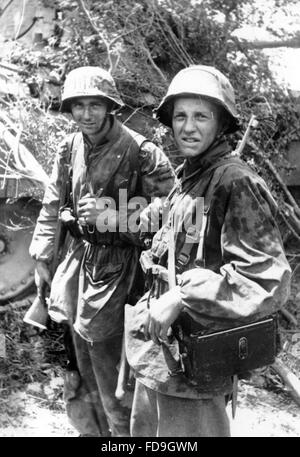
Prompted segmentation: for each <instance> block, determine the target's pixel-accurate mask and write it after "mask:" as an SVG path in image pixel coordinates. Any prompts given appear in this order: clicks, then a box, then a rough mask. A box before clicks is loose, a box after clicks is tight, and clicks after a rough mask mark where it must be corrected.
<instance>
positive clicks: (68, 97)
mask: <svg viewBox="0 0 300 457" xmlns="http://www.w3.org/2000/svg"><path fill="white" fill-rule="evenodd" d="M76 97H103V98H105V99H106V100H109V101H110V102H112V103H113V109H117V108H121V107H122V106H124V103H123V101H122V100H121V98H120V95H119V93H118V91H117V88H116V85H115V82H114V80H113V78H112V76H111V74H110V73H108V71H106V70H104V69H103V68H100V67H92V66H87V67H79V68H75V69H74V70H72V71H70V73H69V74H68V75H67V77H66V80H65V83H64V88H63V92H62V98H61V101H62V102H61V106H60V110H61V112H64V113H66V112H67V113H69V112H70V105H71V101H72V100H73V99H74V98H76Z"/></svg>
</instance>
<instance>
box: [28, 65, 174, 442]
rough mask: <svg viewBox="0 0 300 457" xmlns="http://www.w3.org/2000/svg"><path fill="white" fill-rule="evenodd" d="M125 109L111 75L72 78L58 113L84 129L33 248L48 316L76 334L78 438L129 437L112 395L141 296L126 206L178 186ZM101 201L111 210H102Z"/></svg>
mask: <svg viewBox="0 0 300 457" xmlns="http://www.w3.org/2000/svg"><path fill="white" fill-rule="evenodd" d="M122 105H123V103H122V101H121V99H120V97H119V94H118V92H117V90H116V87H115V84H114V81H113V79H112V77H111V76H110V74H109V73H107V72H106V71H105V70H102V69H101V68H99V67H81V68H77V69H75V70H73V71H71V72H70V73H69V74H68V75H67V78H66V82H65V85H64V92H63V96H62V107H61V110H62V111H63V112H69V113H71V114H72V117H73V119H74V121H75V122H76V123H77V126H78V127H79V130H80V131H79V133H76V134H74V135H72V136H71V137H69V138H68V139H67V141H66V142H64V143H63V144H62V145H61V147H60V150H59V152H58V154H57V156H56V159H55V163H54V167H53V172H52V177H51V183H50V185H49V187H48V189H47V190H46V193H45V196H44V201H43V207H42V209H41V212H40V215H39V218H38V221H37V226H36V229H35V232H34V236H33V241H32V244H31V247H30V252H31V255H32V257H33V258H34V259H36V265H37V267H36V272H37V274H36V279H37V280H36V282H37V286H38V288H42V286H43V284H44V283H45V282H46V283H48V284H51V283H52V288H51V295H50V299H49V303H48V304H49V315H50V317H51V318H52V319H53V320H54V321H56V322H58V323H68V324H70V325H71V327H72V328H73V329H74V330H75V331H73V330H72V337H73V343H74V348H75V353H76V360H77V369H78V373H77V372H76V371H74V370H73V371H71V372H69V373H67V374H68V375H69V376H67V377H66V380H67V382H66V383H65V401H66V408H67V413H68V416H69V418H70V421H71V423H72V424H73V425H74V427H75V428H77V430H78V431H79V433H80V434H81V436H87V435H88V436H108V435H110V434H112V435H113V436H128V435H129V415H130V409H129V408H128V407H126V406H124V405H122V404H121V402H120V401H119V400H118V399H117V398H116V397H115V389H116V385H117V376H118V371H117V366H118V363H119V361H120V353H121V346H122V334H123V322H124V317H123V314H124V304H125V303H127V301H128V300H129V296H131V297H132V296H133V295H134V293H135V289H134V286H135V285H136V282H137V277H136V274H137V265H138V258H139V254H140V250H141V241H140V239H139V234H138V233H137V231H135V230H131V228H130V227H129V226H128V224H127V221H128V220H129V218H130V216H132V213H133V210H132V209H131V210H130V208H127V204H128V201H129V200H130V199H131V198H132V197H136V196H139V197H144V198H145V199H147V201H148V202H149V201H150V199H151V197H157V196H163V195H167V194H168V192H169V191H170V189H171V188H172V187H173V183H174V172H173V170H172V167H171V165H170V163H169V160H168V159H167V157H166V156H165V154H164V153H163V152H162V151H161V150H160V149H159V148H157V147H156V146H155V145H154V144H153V143H151V142H150V141H148V140H146V138H144V137H143V136H141V135H139V134H137V133H136V132H134V131H132V130H130V129H129V128H127V127H125V126H123V125H122V124H121V123H120V122H119V121H118V120H117V119H116V117H115V116H114V115H113V111H114V110H115V109H116V108H119V107H121V106H122ZM67 160H70V162H71V170H72V189H70V191H71V193H70V195H68V196H67V200H68V202H69V204H70V205H71V207H72V215H73V217H74V220H75V225H74V224H73V228H72V233H71V235H70V236H69V238H68V242H66V251H67V252H66V255H65V258H64V260H63V261H62V263H61V264H60V265H59V267H58V268H57V271H56V273H55V275H54V278H53V279H52V278H51V277H50V271H49V265H50V263H51V260H52V256H53V246H54V238H55V231H56V227H57V223H58V216H59V210H60V209H59V196H60V192H61V191H62V187H63V185H64V183H62V169H63V166H64V164H65V163H66V161H67ZM120 192H121V193H120ZM122 192H123V193H122ZM120 195H121V200H122V199H123V200H122V201H120ZM101 199H102V200H101ZM100 201H101V202H102V203H103V201H104V203H105V204H104V205H102V206H101V205H100V206H99V202H100ZM113 203H114V205H113ZM103 215H105V217H102V218H101V216H103ZM107 221H108V222H107ZM106 224H108V225H106ZM121 226H122V230H121V229H120V227H121ZM72 368H74V367H72ZM76 373H77V375H79V377H76ZM71 375H72V376H73V375H74V376H73V377H72V376H71ZM77 381H78V382H77Z"/></svg>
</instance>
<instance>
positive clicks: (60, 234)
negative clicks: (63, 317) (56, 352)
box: [23, 148, 71, 330]
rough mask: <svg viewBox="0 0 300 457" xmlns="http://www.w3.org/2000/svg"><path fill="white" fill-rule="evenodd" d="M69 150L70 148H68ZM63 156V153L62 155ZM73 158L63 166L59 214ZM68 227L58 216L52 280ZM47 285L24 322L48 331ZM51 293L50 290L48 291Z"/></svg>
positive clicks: (67, 186)
mask: <svg viewBox="0 0 300 457" xmlns="http://www.w3.org/2000/svg"><path fill="white" fill-rule="evenodd" d="M68 150H69V148H68ZM62 154H63V153H62ZM70 158H71V152H70V151H69V157H68V159H69V160H66V161H65V163H64V164H63V165H62V176H61V182H62V186H61V191H60V196H59V213H60V209H61V208H63V207H64V206H65V204H66V199H67V196H68V194H69V193H70V191H71V188H70V187H71V183H70V172H69V163H70ZM66 233H67V230H66V227H65V224H64V223H63V221H62V218H61V217H60V214H58V221H57V227H56V231H55V238H54V247H53V259H52V262H51V265H50V273H51V278H53V276H54V273H55V271H56V269H57V267H58V265H59V263H60V260H61V247H62V245H63V243H64V241H65V237H66ZM47 289H49V288H48V287H47V285H46V284H45V285H44V286H43V288H42V290H38V291H37V296H36V298H35V299H34V301H33V302H32V305H31V306H30V308H29V309H28V310H27V312H26V314H25V316H24V318H23V322H25V323H27V324H30V325H33V326H35V327H38V328H39V329H41V330H46V329H47V323H48V322H49V316H48V309H47V299H46V295H47ZM48 292H49V290H48Z"/></svg>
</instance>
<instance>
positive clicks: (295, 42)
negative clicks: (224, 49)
mask: <svg viewBox="0 0 300 457" xmlns="http://www.w3.org/2000/svg"><path fill="white" fill-rule="evenodd" d="M228 44H229V46H230V47H236V46H241V47H242V48H245V49H267V48H269V49H270V48H300V36H296V37H294V38H290V39H289V40H274V41H269V40H261V41H259V40H257V41H247V40H244V39H243V40H241V39H238V38H236V37H231V39H230V41H229V42H228Z"/></svg>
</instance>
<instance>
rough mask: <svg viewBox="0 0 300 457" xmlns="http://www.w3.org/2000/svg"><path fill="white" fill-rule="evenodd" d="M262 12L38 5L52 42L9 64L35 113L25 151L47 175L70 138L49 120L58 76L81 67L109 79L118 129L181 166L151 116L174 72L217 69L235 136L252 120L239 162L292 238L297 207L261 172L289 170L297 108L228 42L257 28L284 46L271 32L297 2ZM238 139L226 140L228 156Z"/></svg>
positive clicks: (239, 46) (246, 5)
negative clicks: (50, 12)
mask: <svg viewBox="0 0 300 457" xmlns="http://www.w3.org/2000/svg"><path fill="white" fill-rule="evenodd" d="M261 3H262V2H259V5H260V7H259V8H257V2H253V1H252V0H242V1H240V0H227V1H226V2H224V1H220V0H198V1H197V0H180V1H179V0H139V1H136V0H118V1H116V0H111V1H106V0H100V1H99V0H76V1H75V0H56V1H55V2H52V1H51V2H50V1H49V0H43V4H44V5H45V6H51V7H53V6H54V5H55V7H56V9H57V14H56V16H57V19H56V25H55V32H54V34H53V36H52V37H51V38H50V39H49V40H48V42H47V43H44V44H45V46H44V47H43V49H42V50H41V49H33V50H31V51H28V49H24V48H22V46H20V45H19V44H18V43H16V46H15V49H14V51H13V53H12V56H11V61H12V62H13V63H16V64H17V65H19V66H21V67H22V69H23V70H22V71H23V80H24V81H25V82H26V83H27V84H28V85H29V87H30V92H31V95H33V96H34V97H36V102H37V103H36V105H37V108H36V109H32V108H33V104H34V103H35V101H34V99H33V100H31V102H30V105H27V104H28V102H26V109H25V111H24V112H23V111H22V117H23V118H24V121H25V122H23V125H26V128H25V129H24V135H25V138H26V142H27V143H28V144H29V145H30V146H31V150H33V151H34V153H35V155H37V156H38V158H39V160H40V162H41V163H42V164H43V165H45V166H46V169H47V170H48V171H49V170H50V168H51V162H52V158H53V155H54V152H55V148H56V145H57V143H58V142H59V141H60V139H61V138H62V137H63V136H64V134H65V131H66V130H70V129H72V128H73V126H72V123H71V122H70V121H69V120H66V118H63V117H62V116H60V115H58V114H57V113H54V112H53V109H54V110H57V109H58V106H59V96H60V88H61V84H62V83H63V81H64V78H65V75H66V73H67V72H69V71H70V70H71V69H73V68H75V67H77V66H80V65H100V66H102V67H104V68H106V69H108V70H110V71H111V72H112V74H113V76H114V78H115V80H116V83H117V86H118V89H119V91H120V93H121V96H122V98H123V100H124V101H125V103H126V105H127V109H126V110H125V111H124V113H122V114H121V116H122V119H123V121H125V122H127V123H128V125H129V126H133V128H136V129H137V130H139V131H141V132H142V133H144V134H146V135H147V136H149V137H150V138H151V139H153V140H154V141H156V142H158V143H159V144H161V145H162V146H164V147H165V148H166V150H167V151H168V153H169V154H170V157H171V160H172V161H173V163H174V164H177V163H178V162H179V161H180V160H181V159H180V157H179V156H178V152H177V151H176V149H175V147H174V145H173V144H172V139H171V137H170V135H169V132H167V131H166V129H164V128H162V127H161V126H159V125H158V124H157V123H155V122H154V121H153V119H152V109H153V108H154V107H155V106H157V105H158V103H159V101H160V99H161V97H162V96H163V95H164V93H165V91H166V88H167V86H168V83H169V81H170V79H171V78H172V77H173V76H174V75H175V74H176V73H177V72H178V71H179V70H180V69H182V68H184V67H186V66H188V65H190V64H200V63H201V64H207V65H214V66H216V67H217V68H219V69H220V70H221V71H222V72H224V73H225V74H226V75H227V76H228V77H229V79H230V81H231V82H232V84H233V86H234V88H235V89H236V95H237V105H238V109H239V112H240V114H241V124H242V129H241V131H242V132H244V131H245V129H246V127H247V123H248V122H249V119H250V117H251V114H252V113H255V114H256V115H257V119H258V122H257V124H256V127H255V128H254V129H252V131H251V142H252V143H251V145H252V147H249V145H248V146H247V147H246V148H245V149H244V150H243V153H242V155H243V158H244V159H246V160H247V161H248V162H250V163H251V165H252V166H254V167H255V168H256V170H257V171H258V173H260V174H261V175H263V177H264V178H265V179H266V180H267V182H268V184H269V186H270V187H271V189H272V191H273V192H274V193H275V195H276V197H277V200H278V201H279V204H280V210H281V214H282V215H283V216H285V221H284V219H283V220H282V222H283V224H284V225H285V229H286V225H287V224H289V225H288V229H289V231H293V230H294V231H295V233H296V234H298V236H299V234H300V223H299V220H298V216H297V214H298V213H300V210H299V208H298V207H297V204H296V202H292V209H291V208H287V207H286V205H285V201H286V200H287V196H286V194H285V193H284V191H283V189H282V186H281V183H280V182H279V181H278V179H277V178H276V176H274V173H273V172H272V170H270V167H269V166H267V165H266V163H265V160H266V159H267V160H269V161H270V162H271V164H272V165H273V166H275V169H276V170H281V169H283V168H284V167H288V163H287V161H286V152H287V148H288V146H289V144H290V142H291V141H295V140H299V139H300V138H299V136H300V128H299V123H300V119H299V110H298V108H297V105H296V100H294V99H293V97H292V96H291V94H290V93H289V92H288V91H287V90H286V89H284V88H283V87H280V86H278V84H277V83H276V81H275V80H274V78H273V76H272V73H271V72H270V70H269V67H268V60H267V56H266V55H265V54H263V53H262V52H261V51H260V50H257V49H248V48H247V47H246V46H244V45H243V43H242V42H240V41H237V40H236V38H235V34H234V32H235V31H236V30H239V29H240V28H241V27H243V26H244V25H256V26H257V25H261V26H262V27H263V26H264V27H265V28H268V30H269V31H272V33H273V34H274V36H277V37H279V38H280V37H282V36H285V35H286V31H285V30H284V29H283V28H280V27H279V28H278V25H276V15H277V14H278V11H280V12H281V13H282V14H286V15H288V13H289V9H290V8H293V7H294V6H295V5H296V4H297V2H296V1H295V0H291V1H289V2H288V1H287V0H270V1H269V2H266V3H267V4H263V5H262V4H261ZM266 17H267V18H268V26H266V25H265V23H264V21H265V19H266ZM41 108H42V109H41ZM49 108H50V109H51V111H49ZM53 114H55V116H53ZM241 136H242V133H238V134H236V135H235V136H233V137H232V138H231V142H232V145H233V147H235V146H236V145H237V142H238V140H240V139H241ZM288 200H289V199H288ZM288 203H289V204H290V203H291V202H290V201H288ZM291 218H292V220H290V219H291ZM299 240H300V238H299Z"/></svg>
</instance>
